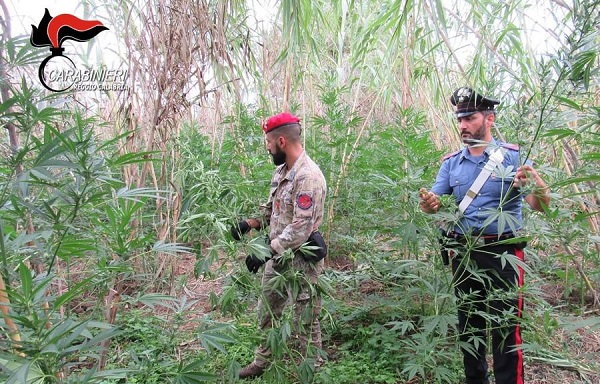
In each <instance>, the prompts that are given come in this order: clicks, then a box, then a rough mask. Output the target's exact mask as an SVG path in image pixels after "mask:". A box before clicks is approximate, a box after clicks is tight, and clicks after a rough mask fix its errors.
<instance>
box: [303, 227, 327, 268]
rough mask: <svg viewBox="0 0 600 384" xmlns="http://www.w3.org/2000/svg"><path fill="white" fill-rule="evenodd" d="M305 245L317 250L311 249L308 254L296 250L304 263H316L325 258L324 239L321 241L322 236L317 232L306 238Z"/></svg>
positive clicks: (325, 246) (325, 245)
mask: <svg viewBox="0 0 600 384" xmlns="http://www.w3.org/2000/svg"><path fill="white" fill-rule="evenodd" d="M307 245H309V246H313V247H317V248H316V249H311V250H310V253H308V252H303V251H302V249H301V248H300V249H298V250H297V252H300V255H301V256H302V258H303V259H304V260H305V261H310V262H314V263H316V262H318V261H321V260H323V259H324V258H325V256H327V244H325V239H323V236H322V235H321V233H320V232H319V231H316V232H313V233H311V235H310V236H309V237H308V240H307ZM307 251H308V250H307Z"/></svg>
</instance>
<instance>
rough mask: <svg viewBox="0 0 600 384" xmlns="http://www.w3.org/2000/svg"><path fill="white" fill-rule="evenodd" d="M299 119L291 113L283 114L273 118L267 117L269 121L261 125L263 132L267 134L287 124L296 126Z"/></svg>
mask: <svg viewBox="0 0 600 384" xmlns="http://www.w3.org/2000/svg"><path fill="white" fill-rule="evenodd" d="M298 123H300V119H299V118H298V117H296V116H294V115H292V114H291V113H287V112H283V113H280V114H278V115H275V116H271V117H269V119H268V120H267V121H266V122H265V123H264V124H263V127H262V129H263V131H264V132H265V133H269V132H271V131H273V130H275V129H277V128H279V127H283V126H284V125H289V124H298Z"/></svg>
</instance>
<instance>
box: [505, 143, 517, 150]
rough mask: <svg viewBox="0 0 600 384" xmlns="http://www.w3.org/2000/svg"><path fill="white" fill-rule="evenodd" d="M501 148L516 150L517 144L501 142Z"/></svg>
mask: <svg viewBox="0 0 600 384" xmlns="http://www.w3.org/2000/svg"><path fill="white" fill-rule="evenodd" d="M500 145H501V146H502V147H503V148H506V149H512V150H513V151H518V150H519V145H518V144H511V143H502V144H500Z"/></svg>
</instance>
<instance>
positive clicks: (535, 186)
mask: <svg viewBox="0 0 600 384" xmlns="http://www.w3.org/2000/svg"><path fill="white" fill-rule="evenodd" d="M450 102H451V103H452V105H454V106H455V107H456V110H455V113H456V118H457V121H458V128H459V130H460V134H461V138H462V141H463V143H464V144H465V146H464V148H463V149H461V150H459V151H456V152H453V153H451V154H449V155H447V156H445V157H444V159H443V162H442V165H441V167H440V170H439V172H438V175H437V178H436V180H435V183H434V184H433V187H432V188H431V190H430V191H428V190H426V189H425V188H421V189H420V191H419V195H420V199H421V201H420V207H421V209H422V210H423V211H424V212H427V213H434V212H437V211H438V209H439V208H440V198H439V196H441V195H453V196H454V197H455V198H456V202H457V204H458V209H459V211H460V215H459V218H458V219H457V220H456V222H454V223H452V225H451V228H449V230H448V231H446V232H445V235H446V236H447V238H448V239H450V240H449V241H446V243H447V244H448V245H447V247H449V248H451V249H450V251H449V252H450V254H451V255H452V272H453V276H454V278H453V282H454V289H455V295H456V297H457V299H458V326H459V332H460V340H461V342H462V351H463V363H464V371H465V376H466V383H467V384H488V383H489V379H488V366H487V363H486V359H485V356H486V337H485V336H486V327H487V322H486V319H487V318H489V319H491V334H492V353H493V358H494V378H495V382H496V384H522V383H523V354H522V351H521V343H522V340H521V330H520V326H519V319H520V318H521V311H522V309H523V301H522V297H521V295H520V294H519V293H518V288H520V287H521V286H522V284H523V270H522V268H520V266H519V264H520V262H523V261H524V253H523V248H524V247H525V243H524V242H518V239H517V240H515V238H516V237H518V236H519V231H520V230H521V227H522V205H523V203H522V202H523V200H525V201H526V202H527V203H528V204H529V206H531V208H532V209H535V210H537V211H543V210H544V207H545V206H547V205H548V204H549V203H550V195H549V188H548V186H547V185H546V183H545V182H544V181H543V180H542V178H541V177H540V175H539V174H538V173H537V172H536V171H535V169H533V168H532V166H531V165H529V164H527V163H526V164H522V162H521V159H520V156H519V148H518V146H516V145H513V144H507V143H502V142H499V141H498V140H496V139H495V138H493V137H492V133H491V132H492V131H491V130H492V126H493V125H494V121H495V118H496V112H495V110H494V107H495V106H496V105H498V104H499V103H500V102H499V101H497V100H493V99H490V98H487V97H484V96H483V95H481V94H479V93H477V92H475V91H473V90H472V89H471V88H468V87H463V88H459V89H457V90H456V91H454V93H453V94H452V96H451V97H450ZM519 260H520V261H519ZM488 314H489V316H488Z"/></svg>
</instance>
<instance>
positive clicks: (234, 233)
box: [231, 220, 252, 240]
mask: <svg viewBox="0 0 600 384" xmlns="http://www.w3.org/2000/svg"><path fill="white" fill-rule="evenodd" d="M251 229H252V227H251V226H250V224H248V222H247V221H246V220H242V221H240V222H239V223H238V224H236V225H234V226H233V227H231V237H233V239H234V240H239V239H241V238H242V236H243V235H245V234H246V233H248V232H250V230H251Z"/></svg>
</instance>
